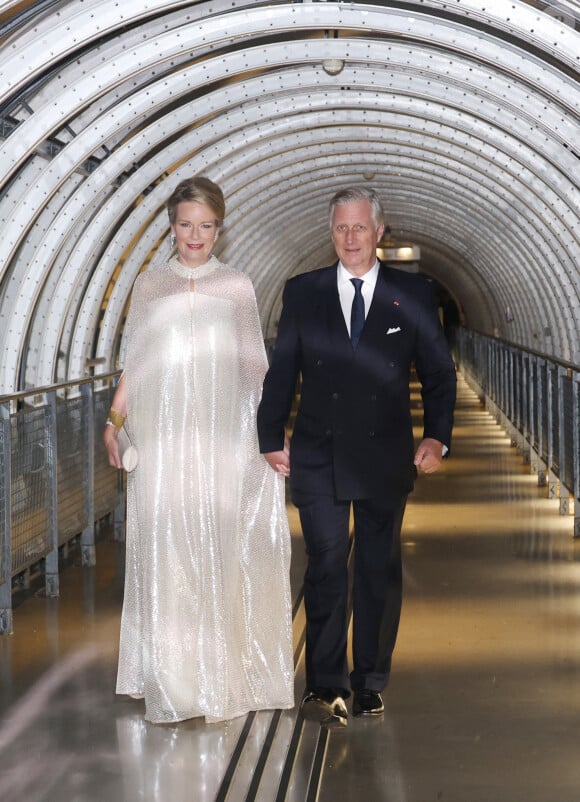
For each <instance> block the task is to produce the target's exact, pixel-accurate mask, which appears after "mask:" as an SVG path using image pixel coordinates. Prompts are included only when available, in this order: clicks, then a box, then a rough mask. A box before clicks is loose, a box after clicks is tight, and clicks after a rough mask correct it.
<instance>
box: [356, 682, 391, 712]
mask: <svg viewBox="0 0 580 802" xmlns="http://www.w3.org/2000/svg"><path fill="white" fill-rule="evenodd" d="M384 711H385V706H384V704H383V700H382V699H381V694H380V693H378V691H369V690H367V689H365V690H362V691H355V692H354V699H353V701H352V714H353V716H380V715H381V713H384Z"/></svg>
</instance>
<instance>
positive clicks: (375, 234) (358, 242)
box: [331, 200, 385, 276]
mask: <svg viewBox="0 0 580 802" xmlns="http://www.w3.org/2000/svg"><path fill="white" fill-rule="evenodd" d="M384 228H385V227H384V225H382V224H381V225H380V226H379V227H378V228H377V227H376V225H375V222H374V220H373V216H372V207H371V204H370V201H368V200H360V201H352V202H351V203H345V204H342V205H340V206H335V207H334V212H333V215H332V232H331V234H332V242H333V244H334V249H335V250H336V255H337V256H338V258H339V259H340V261H341V262H342V264H343V265H344V266H345V267H346V269H347V270H348V272H349V273H352V274H353V276H362V275H364V274H365V273H367V272H368V271H369V270H370V269H371V267H372V266H373V265H374V263H375V260H376V258H377V255H376V248H377V244H378V242H379V241H380V239H381V237H382V236H383V231H384Z"/></svg>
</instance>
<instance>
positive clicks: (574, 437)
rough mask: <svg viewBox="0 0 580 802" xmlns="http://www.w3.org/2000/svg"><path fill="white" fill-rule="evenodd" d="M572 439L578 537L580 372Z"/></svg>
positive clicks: (576, 380) (577, 532)
mask: <svg viewBox="0 0 580 802" xmlns="http://www.w3.org/2000/svg"><path fill="white" fill-rule="evenodd" d="M573 381H574V384H575V387H574V392H573V396H572V440H573V449H574V460H573V466H574V537H579V538H580V373H576V375H575V377H573Z"/></svg>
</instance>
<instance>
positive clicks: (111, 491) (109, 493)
mask: <svg viewBox="0 0 580 802" xmlns="http://www.w3.org/2000/svg"><path fill="white" fill-rule="evenodd" d="M114 392H115V388H113V387H110V388H107V389H106V390H101V391H99V392H98V393H95V403H94V409H95V417H94V421H95V461H94V465H95V468H94V470H95V473H94V495H95V511H94V512H95V518H96V519H98V518H102V517H103V516H104V515H107V513H109V512H112V511H113V510H115V509H116V507H117V506H118V504H119V482H120V481H122V479H119V472H118V471H115V470H113V468H111V466H110V465H109V462H108V459H107V452H106V451H105V446H104V445H103V427H104V426H105V421H106V420H107V415H108V413H109V408H110V406H111V401H112V399H113V395H114Z"/></svg>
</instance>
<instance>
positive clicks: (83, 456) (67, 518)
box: [57, 398, 89, 545]
mask: <svg viewBox="0 0 580 802" xmlns="http://www.w3.org/2000/svg"><path fill="white" fill-rule="evenodd" d="M85 403H86V402H85V401H84V400H83V399H82V398H74V399H69V400H67V401H66V402H65V403H63V404H61V405H59V407H58V410H57V443H58V445H57V454H58V542H59V545H62V544H63V543H66V541H67V540H70V538H71V537H74V536H75V535H77V534H79V533H80V532H82V531H83V529H85V527H86V526H87V525H88V523H89V522H88V521H87V495H88V492H89V488H88V482H87V479H88V477H87V465H88V442H87V434H86V414H85V410H84V407H85Z"/></svg>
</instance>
